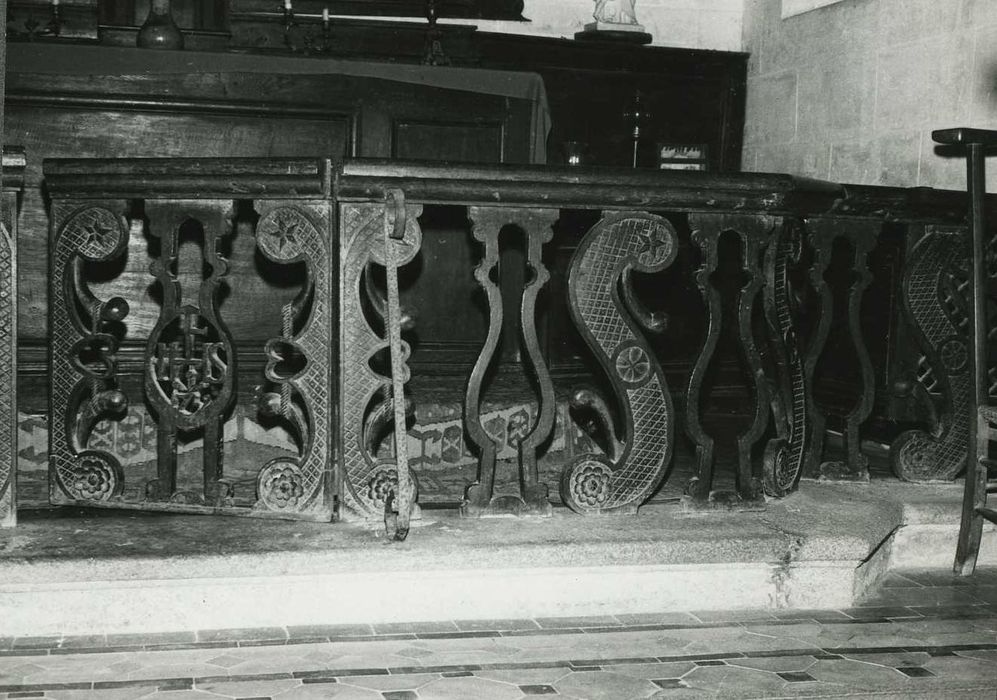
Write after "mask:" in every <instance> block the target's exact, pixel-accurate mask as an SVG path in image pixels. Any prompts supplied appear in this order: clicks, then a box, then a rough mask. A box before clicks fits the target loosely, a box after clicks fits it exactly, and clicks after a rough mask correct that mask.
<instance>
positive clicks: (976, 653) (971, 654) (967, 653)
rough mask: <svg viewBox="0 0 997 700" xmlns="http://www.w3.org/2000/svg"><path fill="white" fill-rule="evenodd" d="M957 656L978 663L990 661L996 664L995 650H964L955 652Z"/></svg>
mask: <svg viewBox="0 0 997 700" xmlns="http://www.w3.org/2000/svg"><path fill="white" fill-rule="evenodd" d="M955 653H956V654H957V655H958V656H963V657H965V658H967V659H979V660H980V661H992V662H993V663H995V664H997V649H966V650H960V651H957V652H955Z"/></svg>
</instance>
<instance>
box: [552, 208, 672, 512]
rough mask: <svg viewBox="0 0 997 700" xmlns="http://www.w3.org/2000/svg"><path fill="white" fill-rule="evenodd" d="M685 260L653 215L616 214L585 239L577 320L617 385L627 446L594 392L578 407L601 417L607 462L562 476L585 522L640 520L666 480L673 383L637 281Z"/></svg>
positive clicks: (575, 263)
mask: <svg viewBox="0 0 997 700" xmlns="http://www.w3.org/2000/svg"><path fill="white" fill-rule="evenodd" d="M677 250H678V243H677V238H676V232H675V229H674V227H673V226H672V224H671V223H670V222H669V221H668V220H666V219H664V218H662V217H659V216H653V215H650V214H645V213H637V212H634V213H608V214H605V215H604V217H603V219H602V220H601V221H600V222H599V223H597V224H596V225H595V226H594V227H593V228H592V230H591V231H589V232H588V234H586V236H585V238H584V239H583V240H582V242H581V244H580V245H579V246H578V249H577V251H576V252H575V254H574V257H572V259H571V265H570V268H569V272H568V295H569V301H570V310H571V317H572V319H573V320H574V322H575V325H576V326H577V327H578V329H579V332H580V333H581V335H582V337H583V338H584V340H585V343H586V345H588V347H589V348H590V349H591V351H592V352H593V353H594V354H595V356H596V357H597V359H598V361H599V364H600V365H601V366H602V369H603V371H605V372H606V375H607V376H608V377H609V380H610V382H611V383H612V387H613V390H614V392H615V394H616V396H614V397H612V400H616V401H618V406H619V409H620V410H619V415H620V419H621V420H620V422H621V423H622V432H623V437H622V440H619V441H618V439H617V431H616V430H615V429H614V428H613V427H612V425H613V421H612V418H611V417H610V415H609V410H608V408H607V404H606V401H605V400H604V399H603V398H602V397H600V396H599V395H597V394H595V393H594V392H592V391H590V390H585V389H583V390H579V391H577V392H575V395H574V397H573V401H574V402H575V403H576V404H577V405H578V407H585V408H588V409H590V410H592V411H594V412H595V413H596V414H597V415H600V416H602V420H601V422H602V424H603V426H604V428H605V429H606V432H607V434H608V435H607V442H608V443H609V444H610V445H612V447H611V449H610V454H609V455H608V456H606V455H601V454H594V453H593V454H583V455H580V456H578V457H576V458H575V459H574V460H573V461H572V462H571V463H569V464H568V466H567V467H566V468H565V469H564V471H563V473H562V475H561V498H562V499H563V500H564V502H565V503H566V504H567V505H568V506H569V507H570V508H571V509H572V510H574V511H576V512H578V513H582V514H597V513H634V512H636V511H637V508H638V507H639V506H640V505H641V504H642V503H643V502H644V501H645V500H646V499H647V498H648V497H649V496H650V495H651V494H652V493H653V492H654V491H655V489H656V488H657V487H658V485H659V484H660V483H661V480H662V479H663V478H664V474H665V469H666V468H667V466H668V463H669V460H670V458H671V452H672V448H673V445H674V440H675V436H674V415H673V411H672V402H671V396H670V395H669V393H668V387H667V385H666V383H665V376H664V374H663V372H662V371H661V367H660V365H659V364H658V362H657V360H656V359H655V357H654V354H653V351H652V350H651V347H650V345H649V344H648V342H647V340H646V339H645V338H644V336H643V332H642V328H641V326H643V327H644V328H649V329H651V330H656V329H660V328H661V326H662V325H663V324H662V323H661V319H659V318H656V317H655V316H654V315H653V314H650V313H648V311H647V309H646V308H644V307H643V306H642V305H641V304H640V302H639V300H638V299H637V297H636V295H635V294H634V293H633V290H632V289H631V288H630V279H629V278H630V275H631V273H632V272H633V271H637V272H646V273H651V272H659V271H661V270H664V269H665V268H667V267H668V266H669V265H671V263H672V261H673V260H674V259H675V255H676V253H677Z"/></svg>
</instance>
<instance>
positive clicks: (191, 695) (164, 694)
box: [142, 690, 218, 700]
mask: <svg viewBox="0 0 997 700" xmlns="http://www.w3.org/2000/svg"><path fill="white" fill-rule="evenodd" d="M142 698H143V700H144V699H145V698H148V700H201V699H202V698H203V700H209V699H210V700H218V696H217V695H213V694H211V693H205V692H203V691H200V690H160V691H155V692H152V693H149V694H148V695H143V696H142Z"/></svg>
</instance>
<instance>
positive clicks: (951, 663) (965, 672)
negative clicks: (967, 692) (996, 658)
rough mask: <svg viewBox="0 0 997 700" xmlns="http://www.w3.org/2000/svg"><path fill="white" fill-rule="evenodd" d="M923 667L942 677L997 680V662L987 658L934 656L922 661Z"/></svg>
mask: <svg viewBox="0 0 997 700" xmlns="http://www.w3.org/2000/svg"><path fill="white" fill-rule="evenodd" d="M924 668H926V669H928V670H929V671H931V672H932V673H934V674H935V675H936V676H940V677H943V678H952V679H956V678H957V679H959V680H961V681H968V680H983V681H995V682H997V664H995V663H993V661H992V660H989V659H973V658H967V657H964V656H935V657H932V658H931V659H929V660H928V661H926V662H925V663H924Z"/></svg>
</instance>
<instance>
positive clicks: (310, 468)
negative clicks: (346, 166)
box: [256, 200, 333, 517]
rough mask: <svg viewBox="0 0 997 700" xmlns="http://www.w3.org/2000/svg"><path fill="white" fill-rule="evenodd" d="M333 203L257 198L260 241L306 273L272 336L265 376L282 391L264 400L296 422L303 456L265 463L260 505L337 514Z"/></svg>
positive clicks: (264, 405) (270, 253)
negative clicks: (333, 399)
mask: <svg viewBox="0 0 997 700" xmlns="http://www.w3.org/2000/svg"><path fill="white" fill-rule="evenodd" d="M330 207H331V205H330V204H329V203H327V202H295V201H273V200H270V201H259V202H257V210H258V213H259V214H260V219H259V222H258V223H257V225H256V245H257V247H258V248H259V249H260V251H261V252H262V253H263V255H265V256H266V257H267V258H268V259H269V260H271V261H273V262H275V263H278V264H282V265H289V264H292V263H298V262H301V263H304V265H305V270H306V275H307V277H306V280H305V282H304V284H303V285H302V288H301V293H300V294H298V296H297V297H296V298H295V299H293V300H292V301H290V302H289V303H287V304H286V305H284V307H283V309H282V317H281V334H280V336H279V337H276V338H271V339H270V340H269V341H267V344H266V354H267V364H266V369H265V375H266V378H267V380H268V381H270V382H273V383H274V384H276V385H277V388H278V390H277V391H276V392H272V393H268V394H265V395H264V396H262V397H261V406H260V409H261V411H263V412H264V413H268V414H270V415H277V416H281V417H283V418H284V419H285V420H287V421H288V422H289V423H290V424H291V426H292V427H293V429H294V430H295V431H296V432H297V434H298V440H299V442H300V445H301V456H300V457H299V458H297V459H294V460H291V459H287V458H285V457H278V458H276V459H273V460H271V461H269V462H268V463H267V464H266V465H265V466H264V467H263V469H261V470H260V473H259V476H258V477H257V482H256V483H257V487H256V490H257V496H258V499H259V500H258V501H257V503H256V508H257V509H262V510H270V511H274V512H279V513H312V514H316V515H322V516H324V517H331V516H332V514H333V513H332V508H333V503H332V494H331V493H330V492H329V488H328V487H329V486H330V485H331V484H330V480H329V479H328V478H327V474H328V470H329V469H330V462H331V460H332V439H331V427H332V426H331V416H330V406H331V393H332V371H331V358H332V349H331V347H330V344H331V332H332V309H333V299H332V288H331V286H332V284H331V282H332V280H331V276H332V267H331V266H332V261H331V257H330V247H331V246H330V244H329V240H330V236H329V228H330V219H331V208H330ZM296 329H297V330H296ZM295 360H296V361H295ZM295 399H298V400H300V406H299V403H298V401H297V400H295Z"/></svg>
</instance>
